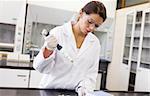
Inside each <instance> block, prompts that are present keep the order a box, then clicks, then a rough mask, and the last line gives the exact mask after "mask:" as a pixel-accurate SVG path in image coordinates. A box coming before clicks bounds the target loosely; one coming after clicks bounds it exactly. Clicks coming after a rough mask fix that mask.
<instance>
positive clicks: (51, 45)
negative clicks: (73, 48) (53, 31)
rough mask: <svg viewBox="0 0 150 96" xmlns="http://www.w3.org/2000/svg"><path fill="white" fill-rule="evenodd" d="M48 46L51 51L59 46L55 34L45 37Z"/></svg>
mask: <svg viewBox="0 0 150 96" xmlns="http://www.w3.org/2000/svg"><path fill="white" fill-rule="evenodd" d="M45 43H46V46H45V47H46V48H47V49H48V50H50V51H53V50H54V49H55V48H56V47H57V44H58V43H57V39H56V37H55V36H53V35H50V36H48V37H46V38H45Z"/></svg>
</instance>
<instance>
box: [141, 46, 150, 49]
mask: <svg viewBox="0 0 150 96" xmlns="http://www.w3.org/2000/svg"><path fill="white" fill-rule="evenodd" d="M142 48H143V49H150V46H142Z"/></svg>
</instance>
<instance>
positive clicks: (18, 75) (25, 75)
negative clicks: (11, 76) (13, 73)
mask: <svg viewBox="0 0 150 96" xmlns="http://www.w3.org/2000/svg"><path fill="white" fill-rule="evenodd" d="M17 77H27V76H26V75H17Z"/></svg>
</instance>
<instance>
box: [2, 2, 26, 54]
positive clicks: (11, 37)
mask: <svg viewBox="0 0 150 96" xmlns="http://www.w3.org/2000/svg"><path fill="white" fill-rule="evenodd" d="M25 13H26V0H20V1H19V0H17V1H10V0H0V38H1V39H0V51H5V52H6V51H7V52H8V51H9V52H17V53H21V52H22V42H23V34H24V26H25ZM6 38H7V39H6Z"/></svg>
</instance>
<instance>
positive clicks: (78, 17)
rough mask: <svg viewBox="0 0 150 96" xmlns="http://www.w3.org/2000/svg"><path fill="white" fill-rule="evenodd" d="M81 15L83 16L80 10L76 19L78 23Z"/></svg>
mask: <svg viewBox="0 0 150 96" xmlns="http://www.w3.org/2000/svg"><path fill="white" fill-rule="evenodd" d="M82 15H83V12H82V10H80V11H79V14H78V19H77V21H79V19H80V18H81V17H82Z"/></svg>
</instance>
